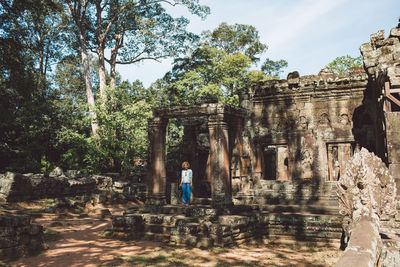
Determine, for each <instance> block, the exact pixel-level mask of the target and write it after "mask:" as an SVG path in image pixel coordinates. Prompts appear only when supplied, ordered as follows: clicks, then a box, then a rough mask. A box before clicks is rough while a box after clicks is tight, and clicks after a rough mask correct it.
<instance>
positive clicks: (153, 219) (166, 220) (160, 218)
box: [142, 213, 198, 226]
mask: <svg viewBox="0 0 400 267" xmlns="http://www.w3.org/2000/svg"><path fill="white" fill-rule="evenodd" d="M142 218H143V221H144V222H145V223H150V224H163V225H170V226H175V225H176V222H177V221H186V222H196V221H197V220H198V219H197V218H195V217H186V216H184V215H174V214H151V213H148V214H142Z"/></svg>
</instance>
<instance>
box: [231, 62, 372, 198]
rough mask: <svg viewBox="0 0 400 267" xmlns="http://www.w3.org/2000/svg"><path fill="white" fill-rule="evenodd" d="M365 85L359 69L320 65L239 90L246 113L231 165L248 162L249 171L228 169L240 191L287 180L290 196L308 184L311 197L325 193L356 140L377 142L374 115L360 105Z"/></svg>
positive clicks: (349, 155)
mask: <svg viewBox="0 0 400 267" xmlns="http://www.w3.org/2000/svg"><path fill="white" fill-rule="evenodd" d="M367 84H368V76H367V75H366V73H365V72H364V71H363V70H362V69H353V70H352V73H350V74H348V75H335V74H333V72H332V71H331V70H329V69H324V70H322V71H321V72H320V73H319V75H310V76H303V77H299V76H298V74H297V75H292V74H291V75H289V76H288V79H287V80H272V81H266V82H262V83H260V84H257V85H256V86H254V87H253V88H250V89H249V90H248V91H247V92H246V93H244V94H242V95H241V106H242V107H244V108H246V109H247V110H248V114H247V117H246V119H245V127H244V132H243V136H242V139H243V140H242V143H243V149H242V154H241V155H240V161H241V162H240V164H238V163H236V162H232V166H233V167H232V168H234V166H246V165H247V166H250V167H249V168H250V171H243V170H237V169H232V173H233V175H232V176H233V181H234V182H233V184H234V185H235V186H236V187H237V188H240V190H239V191H240V193H242V194H254V192H255V191H256V194H260V193H261V194H262V191H263V190H264V191H265V190H269V189H268V185H269V184H270V183H276V182H278V181H280V182H282V181H283V182H284V181H289V183H288V186H289V187H292V189H291V193H290V194H291V195H295V194H297V195H299V192H301V191H302V190H303V191H304V189H306V188H308V189H306V190H305V191H310V190H311V191H313V193H312V194H308V195H310V197H311V198H312V197H316V196H317V197H318V196H322V195H324V194H326V193H327V192H326V190H325V189H327V188H328V189H329V188H330V187H331V186H326V184H329V183H330V182H335V181H337V179H338V178H339V177H340V175H342V173H343V172H344V166H345V163H346V161H347V160H348V159H349V158H350V157H351V155H352V154H353V151H354V149H355V147H356V144H357V143H359V139H361V138H364V139H365V137H368V141H366V142H375V141H374V138H375V132H374V128H373V121H374V120H373V119H372V118H368V116H373V114H371V112H370V110H369V109H368V108H366V107H365V106H364V105H363V99H364V92H365V90H366V88H367ZM364 143H365V142H364ZM244 163H245V164H244ZM280 184H281V183H280ZM285 190H286V189H285ZM329 192H331V190H329ZM328 194H329V193H328ZM306 195H307V193H305V194H303V196H306ZM289 197H290V195H289Z"/></svg>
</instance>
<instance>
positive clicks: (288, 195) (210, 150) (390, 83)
mask: <svg viewBox="0 0 400 267" xmlns="http://www.w3.org/2000/svg"><path fill="white" fill-rule="evenodd" d="M360 49H361V53H362V55H363V58H364V69H363V68H352V69H351V71H350V73H349V74H345V75H335V74H334V73H333V71H331V70H330V69H323V70H321V71H320V73H319V74H318V75H309V76H301V77H300V76H299V74H298V73H297V72H294V73H290V74H289V75H288V77H287V79H286V80H270V81H265V82H261V83H259V84H255V85H254V86H252V87H250V88H246V90H244V91H243V92H242V93H241V95H240V105H239V107H233V106H229V105H225V104H221V103H212V101H211V103H210V102H205V103H201V102H199V103H198V104H197V105H194V106H190V107H188V106H182V107H171V108H162V109H159V110H157V111H155V115H154V119H153V120H151V121H150V122H149V141H150V152H149V159H148V162H149V170H148V175H147V186H148V198H147V205H145V206H144V207H142V208H138V209H131V210H126V212H125V214H124V215H123V216H120V217H116V218H114V230H115V231H116V232H120V233H129V234H132V235H134V236H137V235H139V236H146V237H148V238H150V239H155V240H164V241H167V242H171V243H185V244H190V245H197V246H209V245H222V246H223V245H228V244H232V243H241V242H247V241H249V240H251V239H254V238H259V239H262V238H277V237H282V236H286V238H288V237H291V238H294V239H296V240H324V241H326V242H330V241H332V242H334V240H339V239H340V238H341V236H342V222H343V218H342V217H341V216H340V215H339V208H338V202H337V193H336V187H337V183H338V180H340V178H341V177H342V176H344V174H345V172H346V164H347V163H348V162H349V161H350V159H351V158H352V157H353V155H354V153H356V152H358V151H360V149H361V148H365V149H367V150H368V151H370V152H373V153H374V154H376V155H377V156H378V157H379V158H380V159H381V160H382V161H383V162H384V163H385V164H386V166H388V168H389V170H390V173H391V175H392V176H393V177H394V181H395V184H396V187H397V189H398V188H399V186H400V180H399V179H400V171H399V170H400V169H399V168H400V135H399V133H400V123H399V121H400V120H399V119H400V115H399V114H400V113H399V111H400V97H399V93H400V27H396V28H393V29H392V30H391V32H390V35H389V37H388V38H385V36H384V32H383V31H380V32H378V33H377V34H373V35H371V42H370V43H367V44H363V45H362V46H361V48H360ZM171 118H179V119H182V121H183V124H184V137H183V145H182V147H181V149H180V150H179V153H178V157H179V158H178V159H177V160H176V161H177V162H178V163H179V162H182V161H184V160H188V161H189V162H190V163H191V164H192V169H193V172H194V177H195V178H194V186H193V187H194V189H193V191H194V192H193V197H194V199H193V205H192V206H190V207H188V208H186V207H182V206H179V205H175V204H176V203H177V196H176V195H177V183H178V177H179V171H180V168H179V165H178V164H176V166H171V165H172V164H171V162H172V161H169V158H168V155H166V148H165V146H166V135H167V132H166V129H167V123H168V120H169V119H171ZM167 162H168V163H167ZM385 164H383V165H385ZM167 189H168V190H167ZM397 192H400V191H399V190H397ZM389 217H390V216H389ZM389 217H385V218H380V219H381V220H386V221H387V222H389V221H390V222H391V223H394V224H398V218H397V217H396V218H395V217H394V213H393V214H392V216H391V217H390V218H389Z"/></svg>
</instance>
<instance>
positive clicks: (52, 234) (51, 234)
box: [43, 228, 61, 241]
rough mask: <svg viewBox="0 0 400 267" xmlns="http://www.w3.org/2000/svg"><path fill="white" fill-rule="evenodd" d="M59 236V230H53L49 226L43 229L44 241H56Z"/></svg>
mask: <svg viewBox="0 0 400 267" xmlns="http://www.w3.org/2000/svg"><path fill="white" fill-rule="evenodd" d="M60 238H61V234H60V232H57V231H54V230H52V229H50V228H46V229H45V230H44V231H43V239H44V241H56V240H58V239H60Z"/></svg>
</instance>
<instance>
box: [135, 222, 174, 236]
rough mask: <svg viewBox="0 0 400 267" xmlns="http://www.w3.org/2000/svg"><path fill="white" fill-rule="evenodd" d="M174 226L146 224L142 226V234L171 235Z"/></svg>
mask: <svg viewBox="0 0 400 267" xmlns="http://www.w3.org/2000/svg"><path fill="white" fill-rule="evenodd" d="M173 228H174V226H171V225H164V224H151V223H146V224H144V229H143V230H144V232H145V233H153V234H166V235H169V234H171V231H172V230H173Z"/></svg>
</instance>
